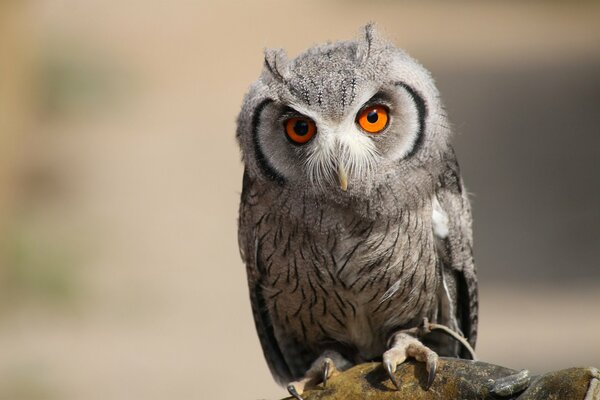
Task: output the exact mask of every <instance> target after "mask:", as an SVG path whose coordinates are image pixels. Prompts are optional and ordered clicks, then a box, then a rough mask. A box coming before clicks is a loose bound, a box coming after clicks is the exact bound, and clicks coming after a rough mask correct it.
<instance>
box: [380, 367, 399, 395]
mask: <svg viewBox="0 0 600 400" xmlns="http://www.w3.org/2000/svg"><path fill="white" fill-rule="evenodd" d="M384 365H385V370H386V371H387V374H388V376H389V377H390V381H392V383H393V384H394V386H396V390H400V382H398V378H397V377H396V374H395V372H396V371H395V368H394V366H392V364H391V363H389V362H384Z"/></svg>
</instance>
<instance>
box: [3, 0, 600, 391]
mask: <svg viewBox="0 0 600 400" xmlns="http://www.w3.org/2000/svg"><path fill="white" fill-rule="evenodd" d="M368 21H375V22H376V23H377V24H378V26H379V29H380V30H381V31H382V33H383V34H384V35H386V36H387V37H389V38H390V39H392V40H393V41H394V42H395V43H396V44H397V45H398V46H400V47H403V48H405V49H406V50H407V51H408V52H409V53H410V54H412V55H413V56H414V57H416V58H417V59H419V60H420V61H421V62H422V63H423V64H424V65H425V66H427V67H428V68H429V69H430V70H431V71H432V73H433V75H434V76H435V77H436V80H437V82H438V85H439V88H440V90H441V93H442V95H443V98H444V99H445V102H446V104H447V107H448V109H449V113H450V116H451V120H452V122H453V124H454V127H455V131H456V133H457V135H456V137H455V144H456V150H457V153H458V156H459V160H460V161H461V165H462V170H463V176H464V178H465V181H466V184H467V186H468V188H469V191H470V192H471V193H472V194H473V195H472V201H473V210H474V217H475V227H474V229H475V253H476V261H477V266H478V270H479V277H480V293H481V310H480V312H481V314H480V315H481V319H480V335H479V343H478V353H479V356H480V358H481V359H483V360H486V361H489V362H493V363H498V364H502V365H505V366H509V367H512V368H515V369H519V368H529V369H530V370H532V371H533V372H536V373H540V372H545V371H550V370H553V369H560V368H566V367H570V366H588V365H594V366H596V367H600V318H599V316H600V313H599V312H598V310H599V305H600V263H599V261H598V260H599V257H598V251H599V249H600V23H598V21H600V3H599V2H596V1H594V2H592V1H590V2H566V1H565V2H563V1H549V2H458V1H457V2H451V3H450V2H441V1H440V2H433V1H428V2H395V1H370V2H368V4H367V3H366V2H361V1H316V0H314V1H312V0H311V1H303V2H292V1H276V0H261V1H254V2H241V1H239V2H234V1H222V2H216V1H214V2H210V3H208V2H204V1H170V2H167V1H158V2H146V1H140V0H132V1H127V2H118V1H110V2H109V1H97V0H90V1H73V0H62V1H47V0H38V1H34V0H30V1H17V0H13V1H11V0H4V1H0V399H2V400H25V399H27V400H37V399H86V400H95V399H98V400H100V399H102V400H104V399H136V398H137V399H146V400H151V399H169V398H171V399H200V398H202V399H232V398H240V399H258V398H268V399H275V398H278V397H282V396H283V395H284V394H285V392H284V391H283V390H282V389H281V388H278V387H277V386H276V385H275V384H274V383H273V381H272V379H271V377H270V374H269V372H268V369H267V366H266V363H265V361H264V360H263V356H262V352H261V349H260V346H259V342H258V339H257V337H256V334H255V331H254V324H253V321H252V316H251V312H250V304H249V300H248V295H247V288H246V282H245V279H246V278H245V269H244V266H243V265H242V262H241V261H240V258H239V254H238V248H237V238H236V229H237V227H236V219H237V206H238V199H239V193H240V190H241V175H242V165H241V162H240V157H239V152H238V149H237V145H236V143H235V140H234V130H235V118H236V116H237V113H238V111H239V107H240V104H241V100H242V96H243V94H244V93H245V91H246V89H247V87H248V85H249V84H250V82H251V81H253V80H254V79H255V78H256V77H257V76H258V74H259V72H260V70H261V68H262V51H263V48H265V47H283V48H285V49H286V50H287V51H288V53H289V54H290V55H292V56H293V55H296V54H298V52H300V51H301V50H303V49H305V48H307V47H309V46H311V45H313V44H315V43H319V42H323V41H326V40H342V39H349V38H353V37H355V36H356V35H357V32H358V30H359V28H360V27H361V26H362V25H364V24H365V23H366V22H368Z"/></svg>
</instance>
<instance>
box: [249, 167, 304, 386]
mask: <svg viewBox="0 0 600 400" xmlns="http://www.w3.org/2000/svg"><path fill="white" fill-rule="evenodd" d="M252 187H253V181H252V180H251V179H250V177H249V176H248V174H247V173H246V172H244V179H243V184H242V196H241V202H240V210H239V221H238V224H239V226H238V242H239V248H240V254H241V256H242V260H243V261H244V263H245V264H246V273H247V277H248V288H249V291H250V304H251V305H252V314H253V315H254V323H255V325H256V332H257V333H258V337H259V339H260V344H261V346H262V349H263V353H264V356H265V359H266V360H267V364H268V365H269V369H270V371H271V374H272V375H273V376H274V377H275V379H276V380H277V381H278V382H280V383H288V382H290V381H292V378H293V374H292V372H291V371H290V367H289V366H288V364H287V363H286V360H285V357H284V355H283V352H282V348H281V346H280V344H279V343H278V341H277V338H276V335H275V329H274V326H273V321H272V319H271V316H270V313H269V310H268V308H267V304H266V301H265V297H264V295H263V291H262V287H263V284H264V280H265V279H266V272H265V270H264V266H263V265H262V262H261V257H260V241H259V238H258V236H257V233H256V226H255V223H254V218H253V212H254V211H255V210H254V204H255V202H256V201H257V198H256V197H257V196H256V193H254V190H253V188H252Z"/></svg>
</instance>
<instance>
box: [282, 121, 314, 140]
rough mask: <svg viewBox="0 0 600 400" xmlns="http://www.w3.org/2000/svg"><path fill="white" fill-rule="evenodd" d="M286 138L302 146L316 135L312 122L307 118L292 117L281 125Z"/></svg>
mask: <svg viewBox="0 0 600 400" xmlns="http://www.w3.org/2000/svg"><path fill="white" fill-rule="evenodd" d="M283 125H284V127H285V133H286V135H287V137H288V138H289V139H290V140H291V141H292V143H295V144H304V143H306V142H308V141H309V140H310V139H312V137H313V136H315V133H317V126H316V125H315V123H314V121H313V120H311V119H310V118H307V117H294V118H290V119H287V120H286V121H285V122H284V123H283Z"/></svg>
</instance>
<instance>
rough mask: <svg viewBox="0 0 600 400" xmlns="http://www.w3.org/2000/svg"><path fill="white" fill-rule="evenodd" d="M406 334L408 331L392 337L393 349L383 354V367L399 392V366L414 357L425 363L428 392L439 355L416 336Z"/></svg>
mask: <svg viewBox="0 0 600 400" xmlns="http://www.w3.org/2000/svg"><path fill="white" fill-rule="evenodd" d="M409 331H410V330H409ZM406 332H408V331H401V332H397V333H395V334H394V335H393V336H392V337H391V339H390V342H391V347H390V349H389V350H388V351H386V352H385V353H383V366H384V367H385V370H386V371H387V374H388V375H389V377H390V380H391V381H392V383H393V384H394V386H396V388H397V389H398V390H399V389H400V382H398V378H396V375H395V372H396V368H397V366H398V365H399V364H402V363H403V362H404V361H405V360H406V358H407V357H413V358H415V359H416V360H417V361H421V362H424V363H425V366H426V367H427V384H426V386H425V389H426V390H428V389H429V388H430V387H431V384H432V383H433V379H434V378H435V371H436V369H437V360H438V355H437V354H436V353H435V352H434V351H433V350H431V349H429V348H428V347H427V346H425V345H424V344H423V343H421V342H420V341H419V340H418V339H417V338H415V336H413V335H414V334H411V333H406Z"/></svg>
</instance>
